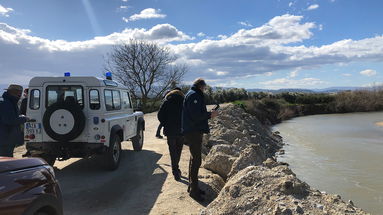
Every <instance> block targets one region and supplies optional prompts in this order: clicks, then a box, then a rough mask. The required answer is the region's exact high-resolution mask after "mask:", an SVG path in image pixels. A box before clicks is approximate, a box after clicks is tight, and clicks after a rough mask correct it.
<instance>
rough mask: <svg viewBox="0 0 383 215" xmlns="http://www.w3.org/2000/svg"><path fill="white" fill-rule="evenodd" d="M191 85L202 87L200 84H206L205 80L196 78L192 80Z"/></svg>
mask: <svg viewBox="0 0 383 215" xmlns="http://www.w3.org/2000/svg"><path fill="white" fill-rule="evenodd" d="M193 85H194V86H196V87H198V88H199V87H202V86H206V82H205V80H203V79H202V78H197V79H196V80H195V81H194V82H193Z"/></svg>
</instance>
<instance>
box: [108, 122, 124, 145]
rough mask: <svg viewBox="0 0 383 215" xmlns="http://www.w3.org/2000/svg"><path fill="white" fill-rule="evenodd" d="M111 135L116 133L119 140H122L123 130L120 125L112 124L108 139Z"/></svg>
mask: <svg viewBox="0 0 383 215" xmlns="http://www.w3.org/2000/svg"><path fill="white" fill-rule="evenodd" d="M113 135H118V136H119V137H120V140H122V141H123V140H124V130H123V129H122V127H121V126H120V125H114V126H113V127H112V129H110V137H109V140H111V139H112V137H113Z"/></svg>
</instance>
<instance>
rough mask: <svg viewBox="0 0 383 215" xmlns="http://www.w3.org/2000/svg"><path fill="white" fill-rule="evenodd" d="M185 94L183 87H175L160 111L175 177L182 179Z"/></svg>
mask: <svg viewBox="0 0 383 215" xmlns="http://www.w3.org/2000/svg"><path fill="white" fill-rule="evenodd" d="M183 100H184V94H183V93H182V91H181V89H179V88H175V89H174V90H172V91H170V92H169V93H168V94H167V95H166V97H165V100H164V101H163V103H162V105H161V107H160V110H159V111H158V115H157V117H158V120H159V121H160V122H161V124H162V125H163V126H164V134H165V136H167V137H168V146H169V152H170V159H171V163H172V172H173V175H174V179H175V180H177V181H179V180H181V171H180V169H179V165H178V163H179V162H180V158H181V153H182V146H183V136H182V134H181V117H182V104H183Z"/></svg>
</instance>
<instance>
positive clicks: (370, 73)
mask: <svg viewBox="0 0 383 215" xmlns="http://www.w3.org/2000/svg"><path fill="white" fill-rule="evenodd" d="M360 74H361V75H364V76H368V77H371V76H374V75H376V74H377V72H376V71H375V70H372V69H366V70H363V71H361V72H360Z"/></svg>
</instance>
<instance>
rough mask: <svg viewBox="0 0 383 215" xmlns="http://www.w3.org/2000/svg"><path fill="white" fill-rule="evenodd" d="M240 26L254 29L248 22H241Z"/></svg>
mask: <svg viewBox="0 0 383 215" xmlns="http://www.w3.org/2000/svg"><path fill="white" fill-rule="evenodd" d="M238 24H240V25H242V26H245V27H253V25H252V24H251V23H250V22H248V21H240V22H238Z"/></svg>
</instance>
